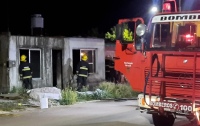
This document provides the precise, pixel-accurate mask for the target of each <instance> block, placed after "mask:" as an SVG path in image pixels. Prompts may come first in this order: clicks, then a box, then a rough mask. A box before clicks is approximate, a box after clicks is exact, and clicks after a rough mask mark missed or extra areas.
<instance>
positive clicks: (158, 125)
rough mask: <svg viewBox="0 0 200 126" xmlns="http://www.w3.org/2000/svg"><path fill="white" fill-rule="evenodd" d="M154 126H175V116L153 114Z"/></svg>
mask: <svg viewBox="0 0 200 126" xmlns="http://www.w3.org/2000/svg"><path fill="white" fill-rule="evenodd" d="M152 118H153V123H154V126H173V124H174V121H175V118H174V116H173V115H167V116H164V115H158V114H152Z"/></svg>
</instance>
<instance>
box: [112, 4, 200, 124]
mask: <svg viewBox="0 0 200 126" xmlns="http://www.w3.org/2000/svg"><path fill="white" fill-rule="evenodd" d="M173 5H176V3H175V1H173V0H170V1H165V2H164V3H163V7H164V8H163V12H162V13H160V14H157V15H155V16H153V17H152V19H151V20H150V23H149V24H148V26H146V25H145V24H144V21H143V20H142V19H141V18H133V19H121V20H119V23H118V25H117V35H116V36H117V41H116V54H115V55H116V57H115V69H116V70H118V71H120V72H122V73H123V74H124V75H125V77H126V78H127V80H128V81H129V83H130V85H131V86H132V89H133V90H135V91H139V92H141V94H139V95H138V106H139V108H140V111H141V112H147V113H148V114H152V118H153V122H154V125H155V126H173V124H174V121H175V119H176V116H177V115H181V116H185V117H187V118H188V119H189V120H190V121H191V122H192V123H193V124H194V125H199V124H200V121H199V117H200V115H199V112H200V65H199V63H200V11H191V12H177V11H176V7H175V6H173ZM172 10H173V12H170V11H172ZM130 23H132V25H130V26H131V27H132V28H133V30H134V33H135V34H134V35H133V36H134V40H132V41H127V40H125V39H124V38H123V32H124V26H125V24H128V25H129V24H130Z"/></svg>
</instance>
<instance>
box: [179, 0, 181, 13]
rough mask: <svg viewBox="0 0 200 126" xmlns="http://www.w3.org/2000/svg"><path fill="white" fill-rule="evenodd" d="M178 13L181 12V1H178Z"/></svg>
mask: <svg viewBox="0 0 200 126" xmlns="http://www.w3.org/2000/svg"><path fill="white" fill-rule="evenodd" d="M179 12H181V0H179Z"/></svg>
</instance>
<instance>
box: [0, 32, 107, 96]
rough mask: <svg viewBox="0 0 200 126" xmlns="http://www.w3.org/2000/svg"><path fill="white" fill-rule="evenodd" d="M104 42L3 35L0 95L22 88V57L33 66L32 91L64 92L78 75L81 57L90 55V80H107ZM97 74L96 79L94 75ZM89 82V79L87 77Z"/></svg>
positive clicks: (1, 38) (0, 43)
mask: <svg viewBox="0 0 200 126" xmlns="http://www.w3.org/2000/svg"><path fill="white" fill-rule="evenodd" d="M104 46H105V45H104V39H99V38H73V37H69V38H65V37H42V36H39V37H34V36H16V35H10V34H9V33H5V34H2V35H1V36H0V93H6V92H9V91H10V90H11V89H12V88H13V87H21V86H22V84H21V81H20V78H19V73H18V66H19V64H20V56H21V55H22V54H25V55H26V56H27V61H28V62H30V63H31V64H32V66H33V88H40V87H57V88H60V89H63V88H65V87H66V85H67V84H69V82H70V81H71V80H70V79H72V76H73V75H74V74H75V69H76V65H77V63H78V62H79V61H80V60H81V54H83V53H86V54H87V55H88V62H89V64H90V68H91V73H90V74H91V76H90V79H94V80H95V79H102V80H104V79H105V69H104V68H105V59H104V58H105V57H104V56H105V54H104V52H105V50H104V48H105V47H104ZM94 75H95V76H94ZM88 79H89V78H88Z"/></svg>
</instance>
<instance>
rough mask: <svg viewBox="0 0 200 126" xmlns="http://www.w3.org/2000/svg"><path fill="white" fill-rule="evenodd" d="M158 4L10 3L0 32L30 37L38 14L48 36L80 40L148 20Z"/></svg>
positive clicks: (102, 0)
mask: <svg viewBox="0 0 200 126" xmlns="http://www.w3.org/2000/svg"><path fill="white" fill-rule="evenodd" d="M158 1H161V0H90V1H89V0H80V1H76V0H74V1H69V2H68V1H48V2H47V3H44V2H42V0H41V1H40V2H38V1H34V0H26V1H21V2H18V1H11V0H10V1H8V4H7V3H6V2H5V3H4V4H3V3H2V6H1V8H0V14H1V20H0V31H6V30H7V29H8V27H7V26H8V24H9V29H10V31H11V34H14V35H16V34H21V35H30V31H31V27H30V26H31V25H30V23H31V15H32V14H37V13H39V14H42V16H43V17H44V28H45V31H46V33H47V34H48V35H50V36H83V35H85V34H86V33H87V32H88V31H89V30H91V29H92V28H98V30H99V32H100V33H103V34H104V33H105V32H106V31H109V29H110V28H111V27H113V26H114V25H116V23H117V21H118V19H120V18H131V17H144V18H147V17H148V16H149V13H148V11H149V9H150V7H151V6H152V5H153V3H157V2H158ZM188 1H191V0H188ZM199 1H200V0H199ZM6 5H9V6H6ZM8 17H9V18H8Z"/></svg>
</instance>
